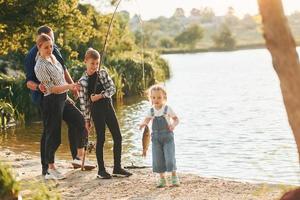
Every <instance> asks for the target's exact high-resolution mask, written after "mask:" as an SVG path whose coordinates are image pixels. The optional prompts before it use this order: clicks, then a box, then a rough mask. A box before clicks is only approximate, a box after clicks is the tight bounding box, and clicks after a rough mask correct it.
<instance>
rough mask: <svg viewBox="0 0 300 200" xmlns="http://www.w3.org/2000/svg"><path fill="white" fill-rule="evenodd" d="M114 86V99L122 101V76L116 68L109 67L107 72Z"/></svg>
mask: <svg viewBox="0 0 300 200" xmlns="http://www.w3.org/2000/svg"><path fill="white" fill-rule="evenodd" d="M108 73H109V74H110V76H111V78H112V80H113V82H114V84H115V86H116V94H115V95H114V97H115V99H116V100H117V101H122V100H123V96H124V92H123V88H124V83H123V77H122V75H121V74H119V73H118V72H117V70H116V69H115V68H110V69H109V72H108Z"/></svg>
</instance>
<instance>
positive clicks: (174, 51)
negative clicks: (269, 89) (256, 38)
mask: <svg viewBox="0 0 300 200" xmlns="http://www.w3.org/2000/svg"><path fill="white" fill-rule="evenodd" d="M298 46H300V42H297V43H296V48H297V47H298ZM252 49H266V46H265V43H254V44H245V45H237V46H236V47H235V48H233V49H224V48H216V47H209V48H195V49H177V48H170V49H158V50H157V51H158V52H159V53H160V54H161V55H167V54H190V53H209V52H213V53H214V52H215V53H218V52H233V51H239V50H252Z"/></svg>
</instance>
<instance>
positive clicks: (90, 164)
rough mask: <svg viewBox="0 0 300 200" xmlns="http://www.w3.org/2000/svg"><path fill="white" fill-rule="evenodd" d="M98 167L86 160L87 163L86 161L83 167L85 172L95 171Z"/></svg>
mask: <svg viewBox="0 0 300 200" xmlns="http://www.w3.org/2000/svg"><path fill="white" fill-rule="evenodd" d="M96 166H97V165H95V164H93V163H91V162H90V161H88V160H85V161H84V165H83V167H84V169H85V170H92V169H95V168H96Z"/></svg>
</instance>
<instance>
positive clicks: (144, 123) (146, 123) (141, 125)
mask: <svg viewBox="0 0 300 200" xmlns="http://www.w3.org/2000/svg"><path fill="white" fill-rule="evenodd" d="M151 119H152V118H151V117H146V118H145V119H144V121H143V122H142V123H141V124H140V129H142V128H144V127H145V126H147V125H148V124H149V122H150V120H151Z"/></svg>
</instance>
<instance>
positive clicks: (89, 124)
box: [85, 121, 92, 133]
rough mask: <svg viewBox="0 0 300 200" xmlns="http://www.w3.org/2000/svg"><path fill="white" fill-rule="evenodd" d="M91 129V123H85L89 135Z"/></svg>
mask: <svg viewBox="0 0 300 200" xmlns="http://www.w3.org/2000/svg"><path fill="white" fill-rule="evenodd" d="M91 127H92V124H91V122H90V121H85V128H86V130H87V132H88V133H90V129H91Z"/></svg>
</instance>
